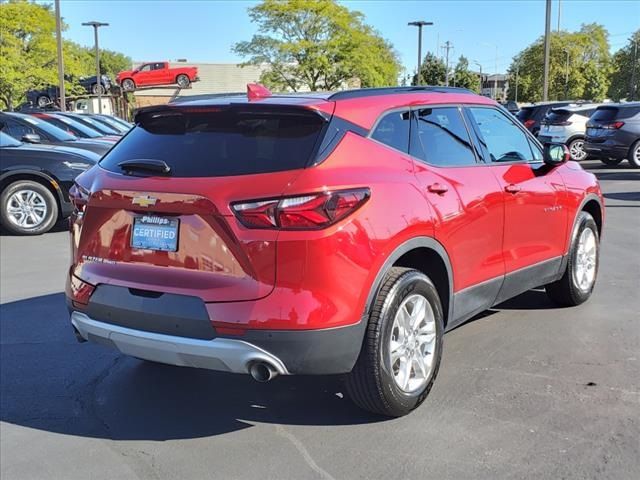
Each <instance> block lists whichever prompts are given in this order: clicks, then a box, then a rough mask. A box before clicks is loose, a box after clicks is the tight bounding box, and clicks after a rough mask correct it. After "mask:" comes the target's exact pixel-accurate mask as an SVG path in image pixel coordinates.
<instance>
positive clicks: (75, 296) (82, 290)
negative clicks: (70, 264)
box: [67, 273, 96, 307]
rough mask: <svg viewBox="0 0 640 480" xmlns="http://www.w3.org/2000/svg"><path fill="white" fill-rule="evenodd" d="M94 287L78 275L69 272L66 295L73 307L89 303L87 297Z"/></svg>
mask: <svg viewBox="0 0 640 480" xmlns="http://www.w3.org/2000/svg"><path fill="white" fill-rule="evenodd" d="M95 289H96V287H94V286H93V285H90V284H88V283H87V282H83V281H82V280H80V279H79V278H78V277H76V276H75V275H73V273H70V274H69V282H68V283H67V296H68V297H69V298H70V299H71V301H72V302H73V306H74V307H81V306H83V305H87V304H88V303H89V297H91V294H92V293H93V291H94V290H95Z"/></svg>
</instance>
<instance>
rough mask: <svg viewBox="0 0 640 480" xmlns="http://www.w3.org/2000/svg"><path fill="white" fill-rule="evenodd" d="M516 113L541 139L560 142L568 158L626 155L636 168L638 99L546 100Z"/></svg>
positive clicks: (639, 159) (612, 161)
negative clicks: (617, 100)
mask: <svg viewBox="0 0 640 480" xmlns="http://www.w3.org/2000/svg"><path fill="white" fill-rule="evenodd" d="M517 117H518V119H519V120H520V121H521V122H522V124H523V125H524V126H525V127H526V128H527V129H528V130H529V131H530V132H531V133H533V134H534V135H536V136H537V137H538V139H539V140H540V142H541V143H547V142H551V143H564V144H565V145H566V146H567V147H568V148H569V152H570V154H571V159H572V160H576V161H581V160H585V159H587V158H588V157H589V156H591V157H593V158H598V159H600V160H601V161H602V163H604V164H606V165H618V164H619V163H620V162H622V161H623V160H624V159H628V161H629V163H630V164H631V166H632V167H635V168H640V102H630V103H607V104H596V103H589V102H582V101H579V102H570V101H565V102H546V103H539V104H534V105H529V106H525V107H522V109H520V111H519V112H518V114H517Z"/></svg>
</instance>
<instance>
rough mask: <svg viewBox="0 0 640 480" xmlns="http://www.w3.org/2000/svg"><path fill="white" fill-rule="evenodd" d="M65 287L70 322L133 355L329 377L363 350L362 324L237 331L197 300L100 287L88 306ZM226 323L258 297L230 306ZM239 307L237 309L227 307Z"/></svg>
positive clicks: (197, 364)
mask: <svg viewBox="0 0 640 480" xmlns="http://www.w3.org/2000/svg"><path fill="white" fill-rule="evenodd" d="M70 295H71V292H70V290H68V291H67V306H68V308H69V310H70V312H71V323H72V324H73V326H74V327H75V329H76V330H77V332H78V333H79V335H80V336H81V337H82V338H83V339H85V340H89V341H92V342H96V343H101V344H103V345H106V346H109V347H112V348H115V349H117V350H119V351H120V352H122V353H124V354H126V355H131V356H134V357H139V358H144V359H147V360H153V361H156V362H161V363H167V364H171V365H179V366H189V367H197V368H206V369H210V370H219V371H225V372H233V373H248V368H249V365H250V364H251V363H254V362H261V361H263V362H267V363H270V364H271V365H273V366H274V369H275V370H276V371H277V372H278V373H280V374H284V375H286V374H308V375H330V374H341V373H347V372H350V371H351V370H352V369H353V366H354V365H355V362H356V360H357V359H358V356H359V354H360V349H361V347H362V340H363V338H364V331H365V329H366V325H367V321H366V319H365V318H363V319H361V320H360V321H359V322H358V323H356V324H354V325H349V326H344V327H336V328H324V329H308V330H271V329H269V330H266V329H247V328H241V329H236V332H235V334H229V333H226V332H224V331H223V330H221V332H218V331H217V330H216V329H215V327H214V324H213V322H212V321H211V320H210V318H209V316H208V315H207V311H206V309H205V306H204V303H203V302H202V301H201V300H200V299H198V298H197V297H188V296H183V295H175V294H163V295H160V296H158V297H157V298H153V297H149V296H148V295H143V296H140V293H137V294H133V293H132V292H131V290H130V289H127V288H122V287H115V286H111V285H100V286H99V287H98V288H97V289H96V290H95V292H94V293H93V294H92V295H91V298H90V299H89V302H88V304H87V305H79V304H77V303H75V304H74V302H73V301H72V299H71V298H70ZM225 305H226V307H227V310H226V314H227V317H226V319H227V320H233V319H237V318H238V316H240V318H241V316H242V315H243V312H244V309H246V308H254V309H255V308H260V307H259V306H260V302H237V303H227V304H225ZM234 305H235V306H236V308H235V309H232V308H230V307H231V306H234Z"/></svg>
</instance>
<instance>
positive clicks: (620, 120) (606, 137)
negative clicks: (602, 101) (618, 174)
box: [584, 102, 640, 168]
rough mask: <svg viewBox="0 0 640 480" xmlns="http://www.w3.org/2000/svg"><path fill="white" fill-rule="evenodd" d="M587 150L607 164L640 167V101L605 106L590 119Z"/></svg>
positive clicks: (585, 146) (586, 140) (585, 145)
mask: <svg viewBox="0 0 640 480" xmlns="http://www.w3.org/2000/svg"><path fill="white" fill-rule="evenodd" d="M584 149H585V150H586V152H587V153H588V154H589V155H592V156H594V157H596V158H600V160H602V162H603V163H604V164H606V165H617V164H619V163H620V162H622V160H624V159H625V158H626V159H628V160H629V163H630V164H631V166H632V167H635V168H640V102H631V103H620V104H611V105H602V106H600V107H598V108H597V109H596V111H595V112H594V113H593V115H591V117H590V118H589V121H588V122H587V134H586V137H585V143H584Z"/></svg>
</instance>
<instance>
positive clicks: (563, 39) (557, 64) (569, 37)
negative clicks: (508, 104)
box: [508, 24, 611, 102]
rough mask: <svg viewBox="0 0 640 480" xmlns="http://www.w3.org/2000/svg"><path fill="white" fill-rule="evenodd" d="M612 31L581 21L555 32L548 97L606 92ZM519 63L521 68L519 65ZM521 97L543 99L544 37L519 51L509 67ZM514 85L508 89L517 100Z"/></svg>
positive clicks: (601, 95)
mask: <svg viewBox="0 0 640 480" xmlns="http://www.w3.org/2000/svg"><path fill="white" fill-rule="evenodd" d="M608 36H609V34H608V33H607V30H606V29H605V28H604V27H602V26H601V25H598V24H587V25H582V27H581V28H580V30H579V31H577V32H564V31H563V32H553V33H552V34H551V38H550V43H551V48H550V62H549V99H550V100H560V99H568V98H570V99H586V100H603V99H604V98H605V97H606V96H607V90H608V88H609V83H610V73H611V55H610V53H609V41H608ZM518 67H519V68H518ZM516 72H517V76H518V101H525V102H535V101H540V100H542V84H543V78H544V38H543V37H541V38H539V39H538V40H536V41H535V42H534V43H532V44H531V45H529V46H528V47H527V48H525V49H524V50H523V51H521V52H520V53H519V54H518V55H516V56H515V57H514V59H513V62H512V63H511V66H510V67H509V71H508V73H509V76H510V77H511V79H512V83H513V84H515V78H516ZM514 96H515V88H510V89H509V92H508V98H509V100H514Z"/></svg>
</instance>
